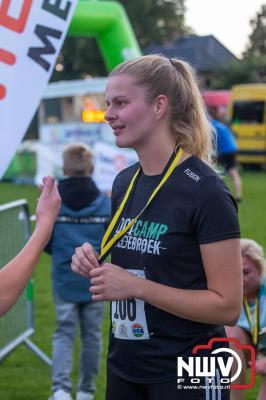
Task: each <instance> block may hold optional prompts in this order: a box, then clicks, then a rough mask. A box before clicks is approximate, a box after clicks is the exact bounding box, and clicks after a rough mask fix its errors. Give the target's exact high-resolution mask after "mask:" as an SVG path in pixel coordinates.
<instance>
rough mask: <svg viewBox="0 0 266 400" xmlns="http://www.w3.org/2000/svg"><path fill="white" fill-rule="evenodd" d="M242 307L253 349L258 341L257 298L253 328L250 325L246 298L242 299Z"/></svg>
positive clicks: (251, 324)
mask: <svg viewBox="0 0 266 400" xmlns="http://www.w3.org/2000/svg"><path fill="white" fill-rule="evenodd" d="M243 306H244V310H245V313H246V317H247V320H248V323H249V331H250V333H251V337H252V343H253V345H254V347H256V346H257V345H258V339H259V298H258V297H257V299H256V303H255V312H254V326H253V323H252V318H251V313H250V309H249V305H248V301H247V298H246V297H244V299H243Z"/></svg>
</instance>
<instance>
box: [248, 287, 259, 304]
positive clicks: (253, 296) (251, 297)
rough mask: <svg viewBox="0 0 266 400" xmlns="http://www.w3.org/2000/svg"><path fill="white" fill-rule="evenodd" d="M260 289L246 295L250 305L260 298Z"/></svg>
mask: <svg viewBox="0 0 266 400" xmlns="http://www.w3.org/2000/svg"><path fill="white" fill-rule="evenodd" d="M258 293H259V289H256V290H253V291H252V292H249V293H247V294H246V295H245V297H246V298H247V301H248V302H249V303H251V302H254V301H255V300H256V298H257V297H258Z"/></svg>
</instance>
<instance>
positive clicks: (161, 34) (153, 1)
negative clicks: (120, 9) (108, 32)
mask: <svg viewBox="0 0 266 400" xmlns="http://www.w3.org/2000/svg"><path fill="white" fill-rule="evenodd" d="M120 3H121V4H123V6H124V7H125V9H126V11H127V14H128V16H129V19H130V21H131V24H132V26H133V28H134V31H135V33H136V36H137V39H138V41H139V43H140V47H141V48H142V49H143V48H144V47H146V46H147V45H149V44H151V43H152V42H155V43H165V42H167V41H168V40H171V39H172V38H173V37H174V36H176V35H183V34H184V33H187V32H188V29H187V28H186V26H185V19H184V16H185V0H120Z"/></svg>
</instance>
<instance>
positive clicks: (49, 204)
mask: <svg viewBox="0 0 266 400" xmlns="http://www.w3.org/2000/svg"><path fill="white" fill-rule="evenodd" d="M40 190H41V191H42V194H41V196H40V198H39V200H38V204H37V208H36V226H37V227H38V226H40V225H47V226H50V227H51V228H52V227H53V224H54V222H55V219H56V217H57V214H58V212H59V209H60V205H61V197H60V195H59V193H58V189H57V185H56V183H55V180H54V178H53V177H51V176H47V177H44V178H43V184H42V185H40Z"/></svg>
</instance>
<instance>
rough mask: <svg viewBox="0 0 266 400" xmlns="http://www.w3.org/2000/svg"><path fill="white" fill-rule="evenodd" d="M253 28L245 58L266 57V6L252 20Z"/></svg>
mask: <svg viewBox="0 0 266 400" xmlns="http://www.w3.org/2000/svg"><path fill="white" fill-rule="evenodd" d="M250 25H251V28H252V32H251V35H250V36H249V44H248V47H247V50H246V52H245V53H244V57H245V56H250V55H254V56H265V55H266V4H264V5H262V6H261V9H260V11H259V12H257V14H256V16H255V17H254V18H252V19H251V21H250Z"/></svg>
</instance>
